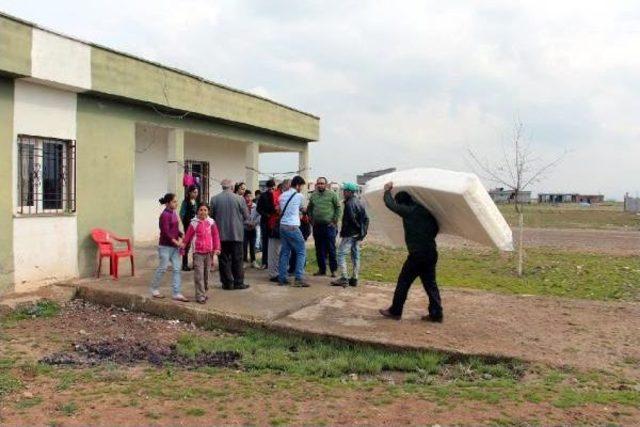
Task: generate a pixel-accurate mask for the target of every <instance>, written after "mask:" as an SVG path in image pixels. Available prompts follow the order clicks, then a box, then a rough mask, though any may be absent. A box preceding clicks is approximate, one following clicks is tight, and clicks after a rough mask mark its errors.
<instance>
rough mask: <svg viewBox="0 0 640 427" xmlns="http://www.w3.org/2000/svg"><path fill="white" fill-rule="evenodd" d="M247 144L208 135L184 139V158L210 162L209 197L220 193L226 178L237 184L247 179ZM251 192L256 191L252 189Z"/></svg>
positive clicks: (191, 134)
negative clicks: (221, 182)
mask: <svg viewBox="0 0 640 427" xmlns="http://www.w3.org/2000/svg"><path fill="white" fill-rule="evenodd" d="M246 147H247V143H245V142H239V141H229V140H224V139H221V138H215V137H212V136H208V135H201V134H193V133H186V134H185V137H184V158H185V159H188V160H200V161H205V162H209V168H210V170H209V173H210V174H211V177H212V178H213V179H210V186H209V195H210V196H214V195H216V194H218V193H220V191H222V190H221V188H220V181H221V180H222V179H224V178H229V179H232V180H233V181H235V182H240V181H242V182H244V180H245V179H246V168H245V166H246V164H247V163H246V154H247V153H246ZM251 190H255V189H254V188H252V189H251Z"/></svg>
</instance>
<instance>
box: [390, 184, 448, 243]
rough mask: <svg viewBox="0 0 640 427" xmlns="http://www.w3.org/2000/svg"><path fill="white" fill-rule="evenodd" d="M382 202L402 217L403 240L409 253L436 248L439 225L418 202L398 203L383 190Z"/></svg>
mask: <svg viewBox="0 0 640 427" xmlns="http://www.w3.org/2000/svg"><path fill="white" fill-rule="evenodd" d="M384 204H385V205H387V207H388V208H389V209H390V210H392V211H393V212H395V213H397V214H398V215H400V216H401V217H402V225H403V226H404V241H405V242H406V244H407V250H408V251H409V253H416V252H428V251H432V250H435V249H436V235H437V234H438V231H439V227H438V222H437V221H436V219H435V217H434V216H433V215H432V214H431V212H429V211H428V210H427V209H426V208H425V207H424V206H422V205H420V204H418V203H412V204H410V205H405V204H399V203H397V202H396V201H395V199H394V198H393V196H392V195H391V192H390V191H385V192H384Z"/></svg>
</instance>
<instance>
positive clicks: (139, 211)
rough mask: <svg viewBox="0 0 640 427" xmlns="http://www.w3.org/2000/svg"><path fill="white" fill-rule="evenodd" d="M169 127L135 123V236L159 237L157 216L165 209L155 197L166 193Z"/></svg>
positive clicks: (141, 239) (144, 239)
mask: <svg viewBox="0 0 640 427" xmlns="http://www.w3.org/2000/svg"><path fill="white" fill-rule="evenodd" d="M168 134H169V132H168V129H164V128H159V127H156V126H146V125H136V164H135V192H134V200H135V202H134V215H133V216H134V221H133V223H134V224H133V230H134V233H133V234H134V239H135V241H136V243H139V242H151V241H157V240H158V216H159V215H160V213H161V212H162V210H163V209H164V208H163V207H162V206H161V205H160V204H159V203H158V199H159V198H161V197H162V196H163V195H164V193H166V192H167V186H168V180H167V137H168Z"/></svg>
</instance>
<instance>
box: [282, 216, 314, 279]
mask: <svg viewBox="0 0 640 427" xmlns="http://www.w3.org/2000/svg"><path fill="white" fill-rule="evenodd" d="M280 245H281V247H280V262H279V268H278V279H279V280H280V282H286V281H287V270H288V268H289V257H290V256H291V253H292V252H293V253H295V254H296V269H295V276H296V279H297V280H302V278H303V277H304V265H305V263H306V262H307V254H306V252H305V248H304V238H303V237H302V232H301V231H300V228H299V227H295V226H288V225H282V226H280Z"/></svg>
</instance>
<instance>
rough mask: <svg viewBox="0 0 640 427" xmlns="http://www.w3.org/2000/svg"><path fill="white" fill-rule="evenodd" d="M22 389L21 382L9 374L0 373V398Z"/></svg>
mask: <svg viewBox="0 0 640 427" xmlns="http://www.w3.org/2000/svg"><path fill="white" fill-rule="evenodd" d="M20 387H22V382H20V380H19V379H17V378H16V377H14V376H13V375H12V374H11V373H10V372H3V371H0V397H2V396H4V395H6V394H9V393H11V392H13V391H15V390H18V389H19V388H20Z"/></svg>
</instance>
